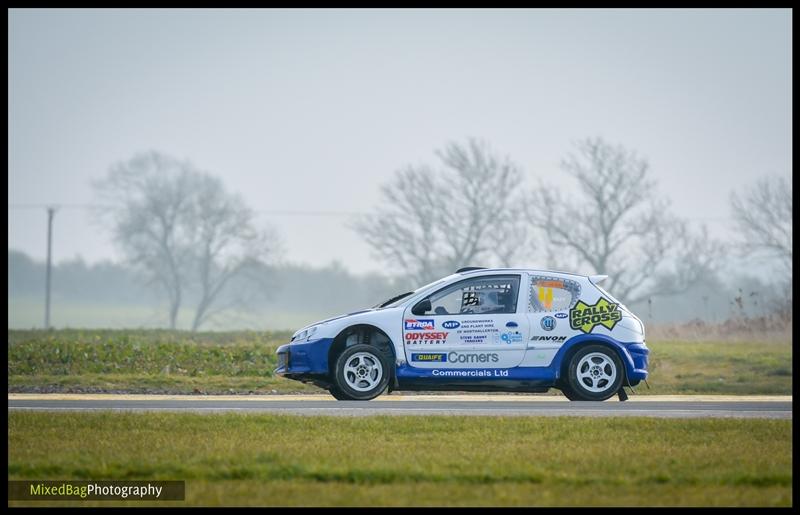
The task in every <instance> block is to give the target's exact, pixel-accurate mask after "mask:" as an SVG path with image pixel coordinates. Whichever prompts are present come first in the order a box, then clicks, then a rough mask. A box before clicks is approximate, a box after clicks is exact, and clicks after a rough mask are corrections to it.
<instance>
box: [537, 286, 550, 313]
mask: <svg viewBox="0 0 800 515" xmlns="http://www.w3.org/2000/svg"><path fill="white" fill-rule="evenodd" d="M543 282H544V281H542V282H540V283H539V284H538V286H539V302H540V303H541V304H542V306H544V309H547V310H550V309H553V288H550V287H546V286H542V283H543Z"/></svg>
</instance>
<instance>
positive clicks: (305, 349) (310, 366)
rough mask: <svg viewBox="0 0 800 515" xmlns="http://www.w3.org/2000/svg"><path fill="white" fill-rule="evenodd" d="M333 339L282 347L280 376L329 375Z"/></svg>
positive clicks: (279, 356) (279, 367)
mask: <svg viewBox="0 0 800 515" xmlns="http://www.w3.org/2000/svg"><path fill="white" fill-rule="evenodd" d="M332 344H333V338H320V339H317V340H310V341H308V342H305V343H292V344H288V343H287V344H286V345H281V346H280V347H278V350H277V351H276V352H277V354H278V368H276V369H275V374H277V375H279V376H286V377H290V378H291V376H309V375H325V376H327V375H328V351H329V350H330V348H331V345H332Z"/></svg>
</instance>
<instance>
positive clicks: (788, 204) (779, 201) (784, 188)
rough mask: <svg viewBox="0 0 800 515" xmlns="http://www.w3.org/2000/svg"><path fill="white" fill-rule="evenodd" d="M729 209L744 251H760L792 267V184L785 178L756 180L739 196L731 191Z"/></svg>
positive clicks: (769, 177) (740, 247)
mask: <svg viewBox="0 0 800 515" xmlns="http://www.w3.org/2000/svg"><path fill="white" fill-rule="evenodd" d="M731 209H732V211H733V220H734V224H735V227H736V231H737V233H738V236H739V241H738V242H737V247H738V248H739V250H740V251H742V253H744V254H749V253H752V252H763V253H764V254H766V255H768V256H772V257H774V258H777V259H778V260H780V261H781V262H782V263H783V264H784V265H786V266H787V267H788V269H789V270H790V271H791V268H792V183H791V181H789V179H788V178H787V177H783V176H768V177H763V178H761V179H759V180H758V181H757V182H756V184H755V185H754V186H752V187H751V188H749V189H748V190H747V191H746V192H745V193H744V195H743V196H742V197H739V195H737V194H736V193H735V192H734V193H731Z"/></svg>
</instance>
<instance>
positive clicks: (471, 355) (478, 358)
mask: <svg viewBox="0 0 800 515" xmlns="http://www.w3.org/2000/svg"><path fill="white" fill-rule="evenodd" d="M447 361H449V362H451V363H497V362H498V361H500V355H499V354H497V353H496V352H451V353H449V354H448V355H447Z"/></svg>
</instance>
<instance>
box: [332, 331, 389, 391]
mask: <svg viewBox="0 0 800 515" xmlns="http://www.w3.org/2000/svg"><path fill="white" fill-rule="evenodd" d="M358 343H362V344H367V345H372V346H373V347H377V348H379V349H381V350H382V351H383V352H385V353H386V354H387V356H388V357H389V361H390V363H391V366H390V367H389V372H390V374H391V377H392V380H394V378H395V363H396V359H397V355H396V353H395V348H394V343H393V342H392V339H391V338H390V337H389V335H388V334H386V331H384V330H383V329H381V328H380V327H378V326H375V325H372V324H353V325H350V326H347V327H345V328H344V329H342V330H341V331H340V332H339V334H337V335H336V337H335V338H334V339H333V343H332V344H331V347H330V349H328V373H329V374H330V376H331V377H333V372H334V367H335V366H336V359H337V357H338V356H339V355H340V354H341V353H342V352H343V351H344V350H345V349H346V348H347V347H349V346H351V345H356V344H358ZM390 384H391V382H390Z"/></svg>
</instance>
